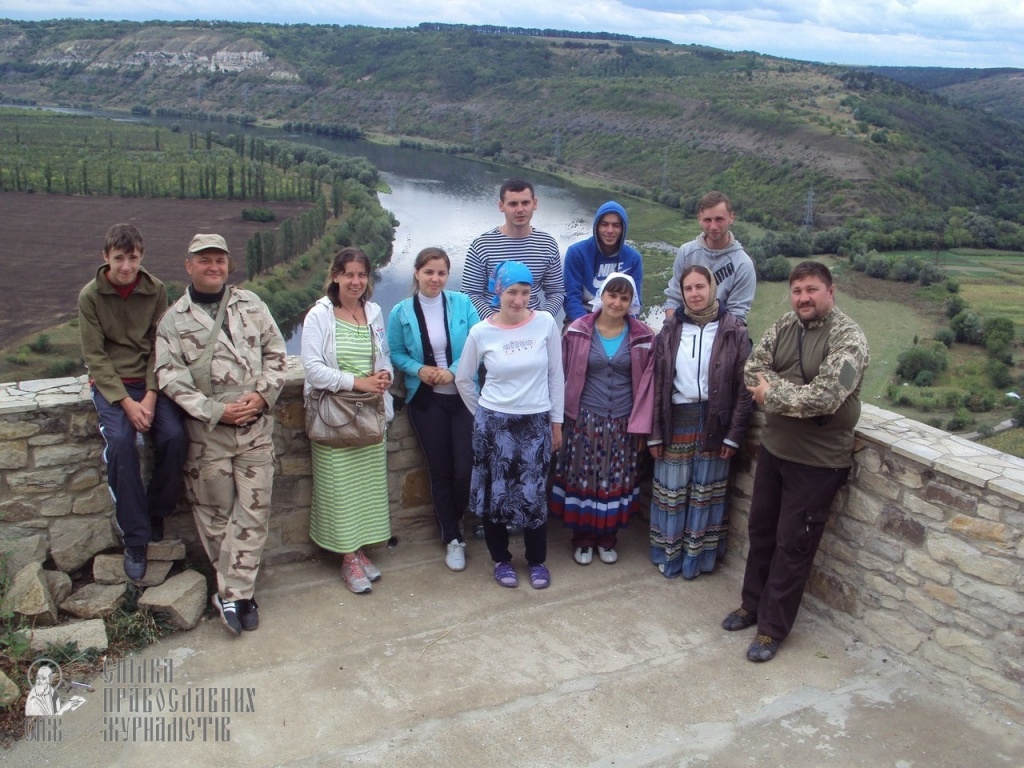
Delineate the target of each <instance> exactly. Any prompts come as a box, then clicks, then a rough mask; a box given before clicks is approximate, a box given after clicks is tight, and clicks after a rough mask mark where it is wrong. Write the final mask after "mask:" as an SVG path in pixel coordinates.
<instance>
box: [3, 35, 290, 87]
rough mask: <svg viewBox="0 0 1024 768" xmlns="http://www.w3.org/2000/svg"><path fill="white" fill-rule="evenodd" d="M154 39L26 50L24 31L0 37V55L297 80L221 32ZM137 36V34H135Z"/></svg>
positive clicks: (47, 63)
mask: <svg viewBox="0 0 1024 768" xmlns="http://www.w3.org/2000/svg"><path fill="white" fill-rule="evenodd" d="M162 37H163V39H154V36H152V35H141V36H127V37H118V38H113V39H111V38H92V39H79V40H69V41H65V42H58V43H55V44H52V45H43V46H38V47H36V48H35V50H31V51H30V50H27V49H28V48H29V41H27V40H26V39H25V36H24V35H21V36H11V37H9V38H7V39H6V40H4V39H2V38H0V57H10V56H17V55H18V54H24V53H29V61H30V62H31V64H33V65H35V66H39V67H53V66H57V67H68V66H72V65H75V66H78V67H80V68H82V69H84V70H85V71H90V70H93V71H98V70H110V69H122V68H124V69H128V70H131V69H133V68H138V67H144V68H145V67H151V68H156V69H167V70H171V73H170V74H173V73H174V72H182V71H197V72H230V73H240V72H247V71H253V72H257V73H260V74H263V75H266V76H268V77H271V78H274V79H277V80H298V75H297V74H296V73H295V72H294V71H293V70H292V69H291V68H290V67H289V66H288V65H287V64H285V63H283V62H280V61H276V60H275V59H273V58H272V57H271V56H270V55H268V54H267V52H266V51H265V50H264V49H263V48H261V47H260V46H259V45H258V44H257V43H256V42H255V41H252V40H247V39H245V38H242V39H235V38H234V37H233V36H228V35H224V34H209V33H201V32H184V33H181V32H179V33H175V34H168V35H164V36H162ZM140 38H141V39H140Z"/></svg>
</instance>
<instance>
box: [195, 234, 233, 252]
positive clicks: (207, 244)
mask: <svg viewBox="0 0 1024 768" xmlns="http://www.w3.org/2000/svg"><path fill="white" fill-rule="evenodd" d="M211 248H215V249H216V250H218V251H224V253H231V251H229V250H228V244H227V242H226V241H225V240H224V238H223V237H221V236H220V235H196V236H195V237H193V238H192V242H191V243H189V244H188V252H189V253H199V252H200V251H206V250H209V249H211Z"/></svg>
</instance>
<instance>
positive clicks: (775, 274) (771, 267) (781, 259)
mask: <svg viewBox="0 0 1024 768" xmlns="http://www.w3.org/2000/svg"><path fill="white" fill-rule="evenodd" d="M761 279H763V280H765V281H767V282H769V283H779V282H782V281H783V280H787V279H789V261H788V260H787V259H786V257H785V256H782V255H779V256H772V257H771V258H770V259H768V261H766V262H765V263H764V268H763V269H762V270H761Z"/></svg>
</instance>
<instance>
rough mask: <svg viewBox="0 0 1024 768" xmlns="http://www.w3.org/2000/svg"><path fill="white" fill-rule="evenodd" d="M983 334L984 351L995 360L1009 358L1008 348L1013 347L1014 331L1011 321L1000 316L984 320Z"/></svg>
mask: <svg viewBox="0 0 1024 768" xmlns="http://www.w3.org/2000/svg"><path fill="white" fill-rule="evenodd" d="M983 333H984V336H985V349H987V350H988V353H989V354H990V355H992V357H995V358H997V359H1000V360H1001V359H1004V358H1006V357H1008V356H1009V351H1010V347H1011V346H1013V339H1014V335H1015V329H1014V327H1013V320H1011V319H1010V318H1008V317H1004V316H1002V315H996V316H994V317H987V318H985V323H984V328H983Z"/></svg>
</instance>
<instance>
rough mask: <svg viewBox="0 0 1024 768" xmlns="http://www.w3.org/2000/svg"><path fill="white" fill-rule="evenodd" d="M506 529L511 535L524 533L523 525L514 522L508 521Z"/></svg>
mask: <svg viewBox="0 0 1024 768" xmlns="http://www.w3.org/2000/svg"><path fill="white" fill-rule="evenodd" d="M505 530H506V531H508V535H509V536H521V535H522V534H523V526H521V525H516V524H514V523H508V524H507V525H506V526H505Z"/></svg>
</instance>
